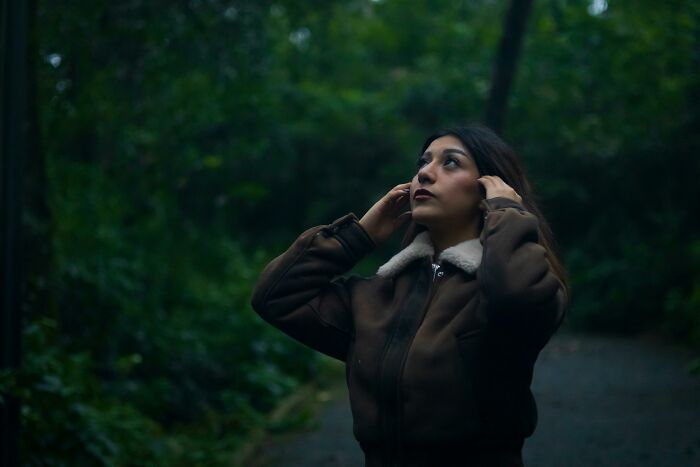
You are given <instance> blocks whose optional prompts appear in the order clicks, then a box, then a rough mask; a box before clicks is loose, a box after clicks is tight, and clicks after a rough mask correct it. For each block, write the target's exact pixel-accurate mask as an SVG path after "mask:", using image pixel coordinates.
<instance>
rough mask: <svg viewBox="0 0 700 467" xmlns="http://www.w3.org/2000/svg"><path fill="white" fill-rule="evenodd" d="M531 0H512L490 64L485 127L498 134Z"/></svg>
mask: <svg viewBox="0 0 700 467" xmlns="http://www.w3.org/2000/svg"><path fill="white" fill-rule="evenodd" d="M532 3H533V0H511V2H510V6H509V8H508V12H507V14H506V16H505V20H504V21H503V34H502V36H501V42H500V44H499V45H498V52H497V55H496V61H495V63H494V67H493V79H492V81H491V91H490V92H489V97H488V100H487V101H486V106H485V109H484V117H483V120H484V123H485V124H486V126H488V127H489V128H491V129H492V130H494V131H495V132H496V133H499V134H501V133H502V132H503V129H504V127H505V122H506V115H507V113H508V95H509V94H510V88H511V85H512V83H513V79H514V77H515V70H516V65H517V62H518V57H519V55H520V49H521V44H522V42H523V36H524V35H525V25H526V24H527V18H528V16H529V14H530V10H531V9H532Z"/></svg>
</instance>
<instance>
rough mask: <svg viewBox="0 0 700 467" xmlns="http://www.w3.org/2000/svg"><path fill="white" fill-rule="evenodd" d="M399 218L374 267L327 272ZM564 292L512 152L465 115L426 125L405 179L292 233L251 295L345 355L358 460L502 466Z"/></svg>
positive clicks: (528, 421)
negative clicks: (391, 243)
mask: <svg viewBox="0 0 700 467" xmlns="http://www.w3.org/2000/svg"><path fill="white" fill-rule="evenodd" d="M409 207H410V211H409V210H407V208H409ZM407 222H409V225H408V229H407V232H406V235H405V237H404V242H403V245H402V250H401V251H400V252H398V253H397V254H396V255H395V256H393V257H392V258H391V259H390V260H389V261H388V262H387V263H386V264H384V265H383V266H381V267H380V268H379V269H378V270H377V273H376V274H375V275H374V276H372V277H368V278H363V277H357V276H350V277H339V276H340V275H341V274H343V273H345V272H347V271H349V270H350V269H351V268H352V267H353V266H354V265H355V264H356V263H357V262H358V261H359V260H360V259H362V258H363V257H364V256H365V255H366V254H367V253H368V252H370V251H371V250H372V249H373V248H375V247H376V246H377V245H378V244H379V243H381V242H383V241H385V240H386V239H387V238H389V237H390V236H391V235H392V234H393V233H394V232H395V231H396V230H397V229H398V228H399V227H401V226H403V225H406V223H407ZM568 297H569V287H568V279H567V277H566V273H565V270H564V268H563V267H562V264H561V262H560V261H559V259H558V256H557V253H556V251H555V249H554V246H553V237H552V234H551V231H550V229H549V227H548V225H547V222H546V220H545V219H544V217H543V216H542V214H541V213H540V211H539V209H538V208H537V205H536V204H535V199H534V196H533V194H532V191H531V189H530V186H529V184H528V183H527V180H526V177H525V175H524V173H523V170H522V168H521V166H520V163H519V162H518V158H517V156H516V155H515V153H514V152H513V151H512V150H511V149H510V148H509V147H508V146H507V145H506V144H505V143H504V142H503V141H502V140H501V139H500V138H499V137H498V136H496V135H495V134H494V133H493V132H492V131H490V130H489V129H487V128H485V127H483V126H480V125H470V126H466V127H460V128H452V129H448V130H444V131H441V132H438V133H436V134H434V135H432V136H430V137H429V138H428V139H427V141H426V142H425V143H424V145H423V148H422V150H421V153H420V156H419V158H418V161H417V171H416V174H415V176H414V177H413V179H412V180H411V181H410V182H408V183H402V184H400V185H397V186H396V187H394V188H393V189H392V190H391V191H389V192H388V193H387V194H386V195H385V196H384V197H383V198H382V199H380V200H379V201H378V202H377V203H376V204H375V205H374V206H372V208H371V209H369V211H368V212H367V213H366V214H365V215H364V216H363V217H362V218H361V219H359V220H358V219H357V217H356V216H355V215H354V213H349V214H346V215H345V216H343V217H341V218H339V219H337V220H335V221H334V222H332V223H331V224H328V225H321V226H316V227H312V228H310V229H308V230H306V231H305V232H303V233H302V234H301V235H300V236H299V237H298V238H297V239H296V240H295V241H294V243H293V244H292V245H291V246H290V248H289V249H288V250H287V251H285V252H284V253H283V254H281V255H280V256H278V257H277V258H275V259H274V260H272V261H271V262H270V264H268V265H267V266H266V268H265V269H264V270H263V272H262V273H261V275H260V278H259V279H258V282H257V284H256V287H255V290H254V291H253V297H252V306H253V308H254V309H255V311H256V312H257V313H258V314H259V315H260V316H261V317H262V318H263V319H265V320H266V321H267V322H269V323H270V324H272V325H273V326H276V327H277V328H279V329H281V330H282V331H284V332H285V333H286V334H288V335H289V336H291V337H293V338H295V339H297V340H299V341H300V342H302V343H304V344H306V345H307V346H309V347H311V348H314V349H316V350H318V351H320V352H323V353H324V354H327V355H330V356H331V357H334V358H337V359H339V360H342V361H344V362H346V379H347V384H348V389H349V394H350V403H351V408H352V413H353V431H354V435H355V437H356V439H357V440H358V442H359V443H360V446H361V447H362V449H363V451H364V453H365V461H366V464H365V465H366V466H390V465H391V466H449V465H463V466H499V467H504V466H522V465H523V462H522V455H521V452H522V446H523V442H524V439H525V438H526V437H528V436H530V435H532V433H533V432H534V429H535V425H536V423H537V408H536V404H535V401H534V399H533V396H532V393H531V391H530V383H531V380H532V372H533V366H534V364H535V360H536V358H537V356H538V354H539V352H540V350H541V349H542V347H543V346H544V345H545V344H546V343H547V341H548V340H549V338H550V337H551V336H552V334H553V333H554V332H555V331H556V330H557V328H558V327H559V326H560V324H561V322H562V320H563V319H564V316H565V314H566V310H567V309H568V305H569V298H568Z"/></svg>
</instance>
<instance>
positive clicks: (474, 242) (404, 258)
mask: <svg viewBox="0 0 700 467" xmlns="http://www.w3.org/2000/svg"><path fill="white" fill-rule="evenodd" d="M481 253H482V245H481V240H480V239H479V238H478V237H477V238H472V239H469V240H465V241H463V242H462V243H458V244H457V245H453V246H451V247H449V248H445V250H443V251H442V252H441V253H440V255H439V257H438V260H437V262H438V263H442V262H443V261H447V262H449V263H452V264H453V265H455V266H457V267H458V268H460V269H462V270H463V271H465V272H467V273H469V274H473V273H474V271H476V269H477V268H478V267H479V264H480V263H481ZM434 254H435V249H434V247H433V243H432V241H431V240H430V234H429V232H428V231H427V230H424V231H423V232H421V233H419V234H418V235H416V238H414V239H413V241H412V242H411V244H410V245H408V246H407V247H406V248H404V249H403V250H401V251H399V252H398V253H397V254H395V255H394V256H393V257H392V258H391V259H390V260H389V261H387V262H386V263H385V264H384V265H382V266H381V267H380V268H379V269H378V270H377V275H378V276H381V277H390V276H393V275H395V274H397V273H398V272H399V271H400V270H401V269H403V268H404V267H406V266H408V264H409V263H411V262H412V261H413V260H415V259H418V258H424V257H426V256H427V257H430V258H433V255H434Z"/></svg>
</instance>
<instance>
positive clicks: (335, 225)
mask: <svg viewBox="0 0 700 467" xmlns="http://www.w3.org/2000/svg"><path fill="white" fill-rule="evenodd" d="M375 246H376V244H375V243H374V241H373V240H372V238H371V237H370V236H369V234H368V233H367V231H365V230H364V228H363V227H362V226H361V225H360V223H359V220H358V219H357V217H356V216H355V214H353V213H349V214H346V215H344V216H342V217H340V218H338V219H336V220H335V221H333V222H332V223H331V224H328V225H320V226H316V227H312V228H310V229H308V230H306V231H305V232H303V233H302V234H301V235H300V236H299V237H298V238H297V239H296V240H295V241H294V242H293V243H292V245H291V246H290V247H289V248H288V249H287V250H286V251H285V252H284V253H282V254H281V255H279V256H278V257H276V258H275V259H273V260H272V261H271V262H270V263H269V264H268V265H267V266H265V268H264V269H263V271H262V272H261V274H260V276H259V278H258V280H257V282H256V284H255V287H254V289H253V293H252V299H251V305H252V307H253V309H254V310H255V312H256V313H258V315H260V317H262V318H263V319H264V320H265V321H267V322H268V323H270V324H271V325H273V326H275V327H276V328H278V329H280V330H281V331H283V332H284V333H285V334H287V335H289V336H290V337H292V338H294V339H296V340H298V341H299V342H301V343H302V344H305V345H307V346H308V347H311V348H312V349H315V350H317V351H319V352H322V353H324V354H326V355H329V356H331V357H334V358H336V359H338V360H341V361H345V357H346V354H347V350H348V345H349V344H350V341H351V340H352V338H353V335H354V326H353V321H352V314H351V304H350V294H349V281H350V280H351V279H346V278H343V277H335V276H339V275H340V274H343V273H345V272H347V271H348V270H350V269H351V268H352V267H353V266H354V265H355V264H356V263H357V262H358V261H359V260H360V259H361V258H363V257H364V256H365V255H366V254H367V253H368V252H369V251H371V250H372V249H373V248H374V247H375Z"/></svg>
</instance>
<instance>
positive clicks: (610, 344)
mask: <svg viewBox="0 0 700 467" xmlns="http://www.w3.org/2000/svg"><path fill="white" fill-rule="evenodd" d="M692 357H693V355H691V354H689V353H688V352H686V351H683V350H679V349H676V348H673V347H671V346H669V345H668V344H665V343H663V342H660V341H658V340H654V339H650V338H647V339H643V338H642V339H640V338H637V339H632V338H618V337H602V336H591V335H572V334H565V333H559V334H557V335H555V336H554V337H553V338H552V340H551V341H550V342H549V343H548V344H547V346H546V347H545V348H544V349H543V351H542V353H541V354H540V358H539V359H538V361H537V364H536V366H535V374H534V379H533V385H532V391H533V394H534V395H535V400H536V401H537V405H538V410H539V421H538V425H537V428H536V430H535V434H534V435H533V436H532V437H530V438H528V439H526V440H525V446H524V448H523V458H524V461H525V465H526V466H527V467H562V466H566V467H578V466H581V467H584V466H585V467H591V466H597V467H605V466H610V467H626V466H630V467H631V466H635V467H647V466H648V467H652V466H653V467H697V466H700V377H693V376H691V375H689V374H688V372H687V371H686V369H685V365H687V364H688V363H689V361H690V360H691V358H692ZM344 383H345V382H344V380H343V379H342V377H341V379H340V380H339V382H338V384H336V385H335V386H333V387H332V388H331V391H329V392H328V394H326V396H327V399H328V400H326V401H325V402H323V403H322V404H323V405H322V407H321V409H320V410H319V412H318V424H317V429H315V430H313V431H307V432H303V433H295V434H288V435H285V436H279V437H277V438H275V439H274V440H272V441H271V443H270V445H269V446H268V447H267V448H266V449H265V451H266V454H265V456H264V458H261V459H259V460H260V465H265V466H269V467H289V466H294V467H296V466H299V467H340V466H343V467H350V466H352V467H358V466H360V467H361V466H362V465H363V456H362V451H361V450H360V448H359V446H358V445H357V442H356V441H355V438H354V437H353V434H352V416H351V413H350V408H349V406H348V395H347V389H346V387H345V385H344Z"/></svg>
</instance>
